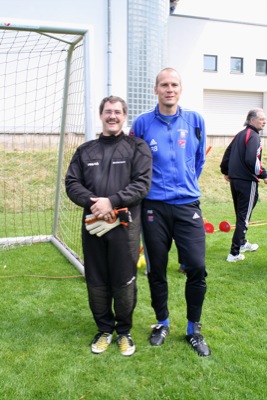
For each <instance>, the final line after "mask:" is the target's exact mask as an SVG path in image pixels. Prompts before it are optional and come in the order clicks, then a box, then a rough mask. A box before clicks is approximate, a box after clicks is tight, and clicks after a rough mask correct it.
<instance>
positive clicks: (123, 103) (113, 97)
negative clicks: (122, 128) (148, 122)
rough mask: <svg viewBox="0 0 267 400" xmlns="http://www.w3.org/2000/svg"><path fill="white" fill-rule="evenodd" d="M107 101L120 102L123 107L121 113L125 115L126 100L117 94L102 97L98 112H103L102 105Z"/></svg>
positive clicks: (126, 110) (126, 108) (126, 109)
mask: <svg viewBox="0 0 267 400" xmlns="http://www.w3.org/2000/svg"><path fill="white" fill-rule="evenodd" d="M107 102H109V103H112V104H113V103H117V102H120V103H121V105H122V109H123V114H125V115H127V112H128V107H127V104H126V101H125V100H123V99H122V98H121V97H118V96H108V97H104V99H103V100H102V101H101V103H100V106H99V114H102V113H103V110H104V106H105V104H106V103H107Z"/></svg>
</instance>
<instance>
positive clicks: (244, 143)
mask: <svg viewBox="0 0 267 400" xmlns="http://www.w3.org/2000/svg"><path fill="white" fill-rule="evenodd" d="M265 124H266V116H265V114H264V112H263V110H262V109H261V108H256V109H253V110H250V111H249V112H248V115H247V118H246V121H245V123H244V126H245V129H243V130H242V131H240V132H239V133H238V134H237V135H236V136H235V137H234V139H233V140H232V142H231V143H230V144H229V146H228V147H227V149H226V150H225V153H224V155H223V158H222V161H221V164H220V168H221V172H222V174H224V178H225V179H226V181H227V182H230V188H231V194H232V198H233V203H234V209H235V215H236V227H235V231H234V234H233V237H232V245H231V249H230V253H229V254H228V256H227V261H228V262H236V261H242V260H244V258H245V256H244V254H241V253H244V252H245V251H256V250H257V249H258V248H259V246H258V244H256V243H254V244H252V243H249V241H248V240H246V233H247V230H248V223H249V220H250V217H251V214H252V210H253V209H254V207H255V206H256V204H257V201H258V183H259V181H260V179H263V182H264V183H265V184H267V173H266V170H265V169H264V168H263V167H262V164H261V158H262V147H261V139H260V135H259V132H260V131H261V130H262V129H263V128H264V126H265Z"/></svg>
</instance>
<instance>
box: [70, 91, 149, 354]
mask: <svg viewBox="0 0 267 400" xmlns="http://www.w3.org/2000/svg"><path fill="white" fill-rule="evenodd" d="M126 118H127V105H126V103H125V101H124V100H122V99H121V98H120V97H115V96H109V97H106V98H104V99H103V100H102V102H101V104H100V119H101V121H102V125H103V132H102V133H101V135H100V137H99V139H96V140H92V141H89V142H86V143H84V144H82V145H81V146H79V147H78V149H77V150H76V152H75V154H74V156H73V158H72V160H71V163H70V165H69V168H68V171H67V174H66V191H67V194H68V196H69V198H70V199H71V200H72V201H73V202H74V203H76V204H77V205H79V206H81V207H83V208H84V213H83V224H82V225H83V227H82V244H83V253H84V267H85V278H86V283H87V289H88V297H89V305H90V308H91V311H92V314H93V316H94V319H95V322H96V325H97V327H98V333H97V334H96V336H95V338H94V340H93V342H92V345H91V349H92V352H93V353H102V352H103V351H105V350H106V349H107V348H108V346H109V344H110V343H111V340H112V334H113V332H114V331H116V332H117V344H118V345H119V348H120V351H121V354H122V355H125V356H129V355H132V354H133V353H134V351H135V345H134V343H133V340H132V338H131V335H130V329H131V327H132V317H133V311H134V308H135V305H136V291H137V290H136V273H137V261H138V257H139V249H140V225H141V222H140V207H141V201H142V199H143V198H144V197H145V196H146V194H147V193H148V191H149V188H150V182H151V174H152V157H151V152H150V149H149V147H148V145H147V144H146V143H145V141H143V140H142V139H139V138H135V137H130V136H127V135H125V134H124V133H123V131H122V127H123V123H124V122H125V120H126ZM121 209H122V210H121ZM117 216H118V218H116V217H117ZM84 221H85V223H84Z"/></svg>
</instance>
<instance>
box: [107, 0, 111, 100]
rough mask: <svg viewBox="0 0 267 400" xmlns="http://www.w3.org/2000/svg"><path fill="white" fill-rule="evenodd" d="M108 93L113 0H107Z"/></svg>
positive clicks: (109, 89) (108, 88)
mask: <svg viewBox="0 0 267 400" xmlns="http://www.w3.org/2000/svg"><path fill="white" fill-rule="evenodd" d="M107 8H108V9H107V17H108V21H107V27H108V29H107V42H108V48H107V95H108V96H110V95H111V54H112V44H111V0H107Z"/></svg>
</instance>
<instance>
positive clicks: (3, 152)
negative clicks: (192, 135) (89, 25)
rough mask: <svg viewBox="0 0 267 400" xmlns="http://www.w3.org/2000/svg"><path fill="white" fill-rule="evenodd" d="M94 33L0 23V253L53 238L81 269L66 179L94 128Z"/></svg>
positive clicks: (76, 217)
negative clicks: (75, 152) (76, 153)
mask: <svg viewBox="0 0 267 400" xmlns="http://www.w3.org/2000/svg"><path fill="white" fill-rule="evenodd" d="M89 33H90V32H89V29H67V28H62V27H51V26H35V25H34V24H31V26H29V25H23V24H16V23H14V24H13V23H1V22H0V44H1V45H0V91H1V102H0V250H5V249H9V248H13V247H16V246H21V245H27V244H28V245H29V244H33V243H37V242H47V241H50V242H52V243H53V244H54V245H55V246H57V247H58V248H59V250H60V251H61V252H63V254H64V255H65V256H66V257H67V258H68V259H69V260H70V261H71V262H72V263H73V264H74V265H75V266H76V267H77V268H78V269H79V270H80V272H81V273H84V270H83V259H82V249H81V223H82V221H81V218H82V210H81V208H79V207H77V206H75V205H74V204H73V203H72V202H71V201H70V200H69V199H68V198H67V196H66V193H65V185H64V178H65V173H66V169H67V166H68V164H69V162H70V159H71V157H72V155H73V153H74V151H75V149H76V147H77V146H78V145H79V144H81V143H82V142H84V141H85V140H89V139H90V135H89V134H88V133H87V132H90V134H91V135H92V133H94V127H93V118H92V115H93V110H92V108H93V107H92V103H91V95H90V93H91V87H90V84H89V83H91V79H90V71H91V68H90V57H89V54H90V52H89V48H90V46H89V43H90V40H91V39H90V35H89ZM94 135H95V134H94Z"/></svg>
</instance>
